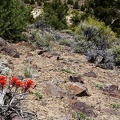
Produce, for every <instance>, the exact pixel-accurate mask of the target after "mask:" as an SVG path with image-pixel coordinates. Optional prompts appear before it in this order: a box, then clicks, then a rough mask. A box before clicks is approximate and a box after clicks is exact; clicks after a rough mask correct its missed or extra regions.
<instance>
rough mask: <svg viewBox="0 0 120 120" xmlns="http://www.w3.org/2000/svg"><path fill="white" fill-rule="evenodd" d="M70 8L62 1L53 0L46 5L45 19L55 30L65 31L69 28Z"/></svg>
mask: <svg viewBox="0 0 120 120" xmlns="http://www.w3.org/2000/svg"><path fill="white" fill-rule="evenodd" d="M68 9H69V8H68V6H67V5H66V4H63V3H62V2H61V0H52V1H51V2H46V3H44V8H43V10H44V13H45V14H44V18H45V20H46V21H47V22H48V24H50V25H51V26H52V27H54V28H55V29H64V28H66V27H67V23H66V15H67V12H68Z"/></svg>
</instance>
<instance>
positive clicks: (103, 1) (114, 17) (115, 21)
mask: <svg viewBox="0 0 120 120" xmlns="http://www.w3.org/2000/svg"><path fill="white" fill-rule="evenodd" d="M118 6H120V0H114V1H113V0H86V1H85V4H84V8H85V9H83V10H84V11H85V13H86V15H87V16H88V15H90V14H91V15H94V16H95V17H96V18H98V19H100V20H102V21H104V22H105V24H106V25H109V26H110V27H111V28H112V30H113V31H115V32H116V33H117V34H118V36H119V35H120V24H119V23H120V12H119V11H120V8H119V7H118ZM106 16H107V17H106Z"/></svg>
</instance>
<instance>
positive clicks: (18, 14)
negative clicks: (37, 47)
mask: <svg viewBox="0 0 120 120" xmlns="http://www.w3.org/2000/svg"><path fill="white" fill-rule="evenodd" d="M30 11H31V9H30V7H28V6H27V5H25V4H22V3H21V2H20V0H0V36H1V37H3V38H5V39H14V40H21V39H23V37H22V34H21V33H22V32H23V31H24V30H25V28H26V27H27V25H28V23H29V20H30V16H31V15H30Z"/></svg>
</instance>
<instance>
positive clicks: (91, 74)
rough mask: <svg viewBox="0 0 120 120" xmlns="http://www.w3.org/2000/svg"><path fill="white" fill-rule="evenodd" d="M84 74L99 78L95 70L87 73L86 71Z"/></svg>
mask: <svg viewBox="0 0 120 120" xmlns="http://www.w3.org/2000/svg"><path fill="white" fill-rule="evenodd" d="M83 75H84V76H87V77H93V78H97V75H96V74H95V73H94V72H87V73H84V74H83Z"/></svg>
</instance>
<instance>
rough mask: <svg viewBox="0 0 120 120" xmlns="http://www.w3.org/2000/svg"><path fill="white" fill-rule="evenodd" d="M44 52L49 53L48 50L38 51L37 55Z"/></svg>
mask: <svg viewBox="0 0 120 120" xmlns="http://www.w3.org/2000/svg"><path fill="white" fill-rule="evenodd" d="M44 52H47V50H39V51H37V54H38V55H42V54H43V53H44Z"/></svg>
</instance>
